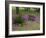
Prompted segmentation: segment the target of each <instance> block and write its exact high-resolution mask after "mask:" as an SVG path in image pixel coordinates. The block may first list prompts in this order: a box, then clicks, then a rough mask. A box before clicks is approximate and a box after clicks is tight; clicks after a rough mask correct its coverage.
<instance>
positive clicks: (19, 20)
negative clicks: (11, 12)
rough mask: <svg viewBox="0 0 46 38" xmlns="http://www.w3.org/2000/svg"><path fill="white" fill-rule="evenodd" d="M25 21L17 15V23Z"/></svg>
mask: <svg viewBox="0 0 46 38" xmlns="http://www.w3.org/2000/svg"><path fill="white" fill-rule="evenodd" d="M23 22H24V20H23V19H22V18H21V16H17V17H16V23H18V24H22V23H23Z"/></svg>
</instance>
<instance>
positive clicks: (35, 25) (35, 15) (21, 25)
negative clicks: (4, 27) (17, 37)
mask: <svg viewBox="0 0 46 38" xmlns="http://www.w3.org/2000/svg"><path fill="white" fill-rule="evenodd" d="M23 17H25V18H23ZM26 17H27V18H26ZM22 18H23V19H24V20H23V19H22ZM14 21H15V22H14ZM13 22H14V23H13ZM12 30H13V31H25V30H40V9H39V8H26V7H17V8H16V7H12Z"/></svg>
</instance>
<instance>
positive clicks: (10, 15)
mask: <svg viewBox="0 0 46 38" xmlns="http://www.w3.org/2000/svg"><path fill="white" fill-rule="evenodd" d="M12 6H15V7H35V8H40V30H32V31H12ZM36 33H43V6H42V5H26V4H9V35H19V34H36Z"/></svg>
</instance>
